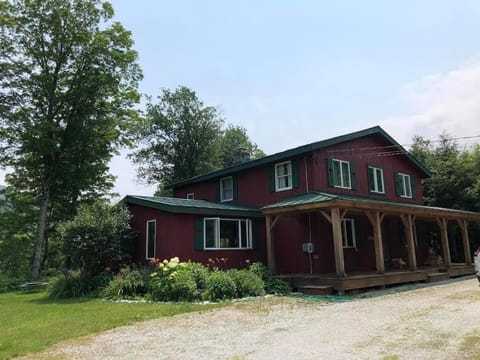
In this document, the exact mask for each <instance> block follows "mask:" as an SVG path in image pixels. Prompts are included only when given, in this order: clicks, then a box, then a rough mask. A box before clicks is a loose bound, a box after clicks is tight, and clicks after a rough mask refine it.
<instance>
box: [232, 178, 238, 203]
mask: <svg viewBox="0 0 480 360" xmlns="http://www.w3.org/2000/svg"><path fill="white" fill-rule="evenodd" d="M232 186H233V200H238V181H237V177H236V176H232Z"/></svg>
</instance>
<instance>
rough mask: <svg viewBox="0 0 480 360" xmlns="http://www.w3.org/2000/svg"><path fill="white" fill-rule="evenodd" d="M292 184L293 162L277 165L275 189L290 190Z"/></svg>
mask: <svg viewBox="0 0 480 360" xmlns="http://www.w3.org/2000/svg"><path fill="white" fill-rule="evenodd" d="M292 187H293V186H292V162H291V161H286V162H283V163H280V164H276V165H275V191H282V190H289V189H291V188H292Z"/></svg>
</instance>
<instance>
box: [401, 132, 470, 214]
mask: <svg viewBox="0 0 480 360" xmlns="http://www.w3.org/2000/svg"><path fill="white" fill-rule="evenodd" d="M413 140H414V145H413V146H412V148H411V150H410V152H411V154H412V155H413V156H415V157H416V158H417V159H418V160H419V161H420V162H422V163H423V164H424V165H425V166H426V167H427V168H428V169H429V171H430V172H431V177H430V178H429V179H426V180H425V181H424V183H423V185H424V189H423V197H424V202H425V204H426V205H431V206H439V207H446V208H453V209H459V210H469V211H476V212H478V211H480V146H479V145H475V146H473V147H470V148H467V147H465V148H460V146H459V145H458V144H457V143H456V142H455V141H454V140H452V138H451V137H450V136H449V135H448V134H445V133H444V134H442V135H441V136H440V142H439V143H438V145H437V146H434V145H433V144H432V142H430V141H428V140H425V139H423V138H422V137H420V136H416V137H414V139H413Z"/></svg>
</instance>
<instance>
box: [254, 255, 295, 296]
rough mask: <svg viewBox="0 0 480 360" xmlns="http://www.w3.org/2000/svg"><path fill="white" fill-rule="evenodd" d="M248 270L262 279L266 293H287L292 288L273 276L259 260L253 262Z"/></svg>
mask: <svg viewBox="0 0 480 360" xmlns="http://www.w3.org/2000/svg"><path fill="white" fill-rule="evenodd" d="M249 270H250V271H251V272H252V273H254V274H256V275H257V276H258V277H260V278H261V279H262V280H263V283H264V284H265V292H266V293H267V294H277V295H288V294H290V293H291V292H292V288H291V287H290V285H289V284H288V283H287V282H285V281H283V280H281V279H279V278H277V277H275V276H273V274H272V273H271V272H270V270H268V268H267V267H266V266H265V265H263V264H262V263H261V262H255V263H253V264H252V265H250V269H249Z"/></svg>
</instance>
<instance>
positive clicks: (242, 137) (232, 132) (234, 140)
mask: <svg viewBox="0 0 480 360" xmlns="http://www.w3.org/2000/svg"><path fill="white" fill-rule="evenodd" d="M239 150H243V151H244V152H245V155H247V158H249V159H258V158H261V157H264V156H265V153H264V152H263V151H262V150H260V149H259V148H258V145H257V144H255V143H253V142H252V141H251V140H250V138H249V137H248V135H247V130H246V129H245V128H243V127H241V126H234V125H231V124H230V125H228V126H227V128H226V129H225V130H223V131H222V135H221V137H220V146H219V151H220V157H221V159H220V161H221V167H227V166H231V165H232V164H234V163H235V162H236V156H237V154H238V151H239ZM237 161H238V160H237Z"/></svg>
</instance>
